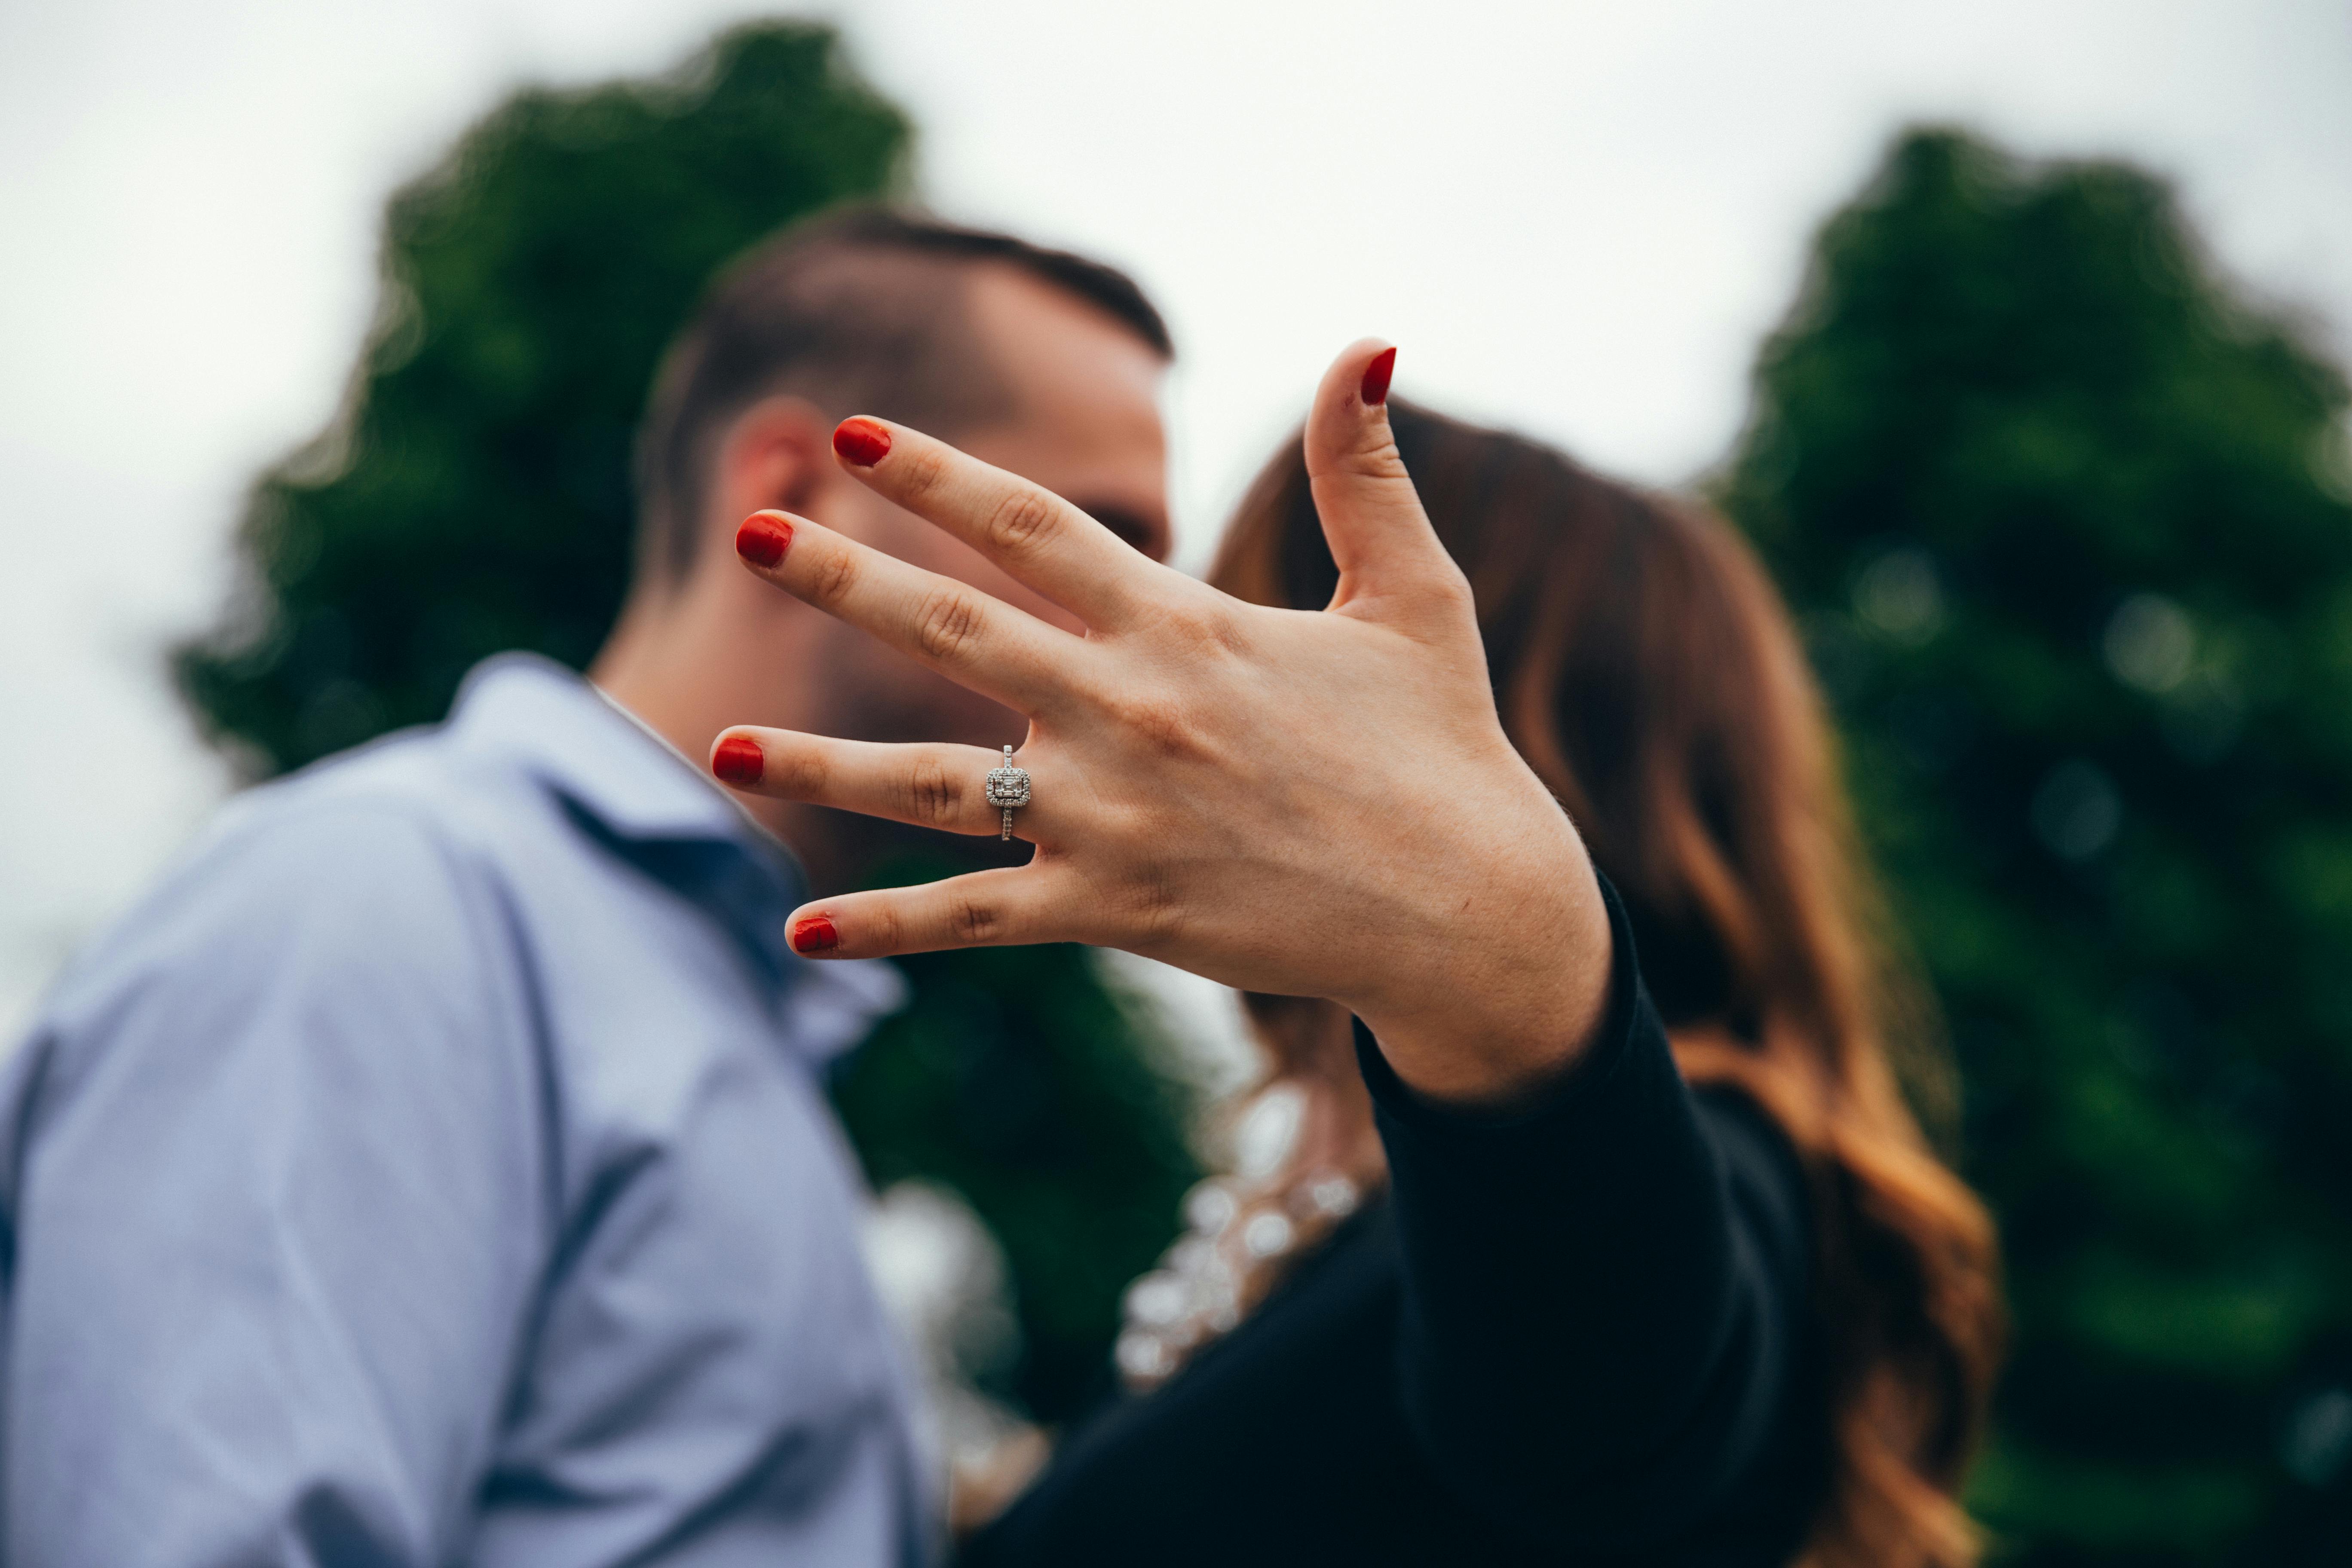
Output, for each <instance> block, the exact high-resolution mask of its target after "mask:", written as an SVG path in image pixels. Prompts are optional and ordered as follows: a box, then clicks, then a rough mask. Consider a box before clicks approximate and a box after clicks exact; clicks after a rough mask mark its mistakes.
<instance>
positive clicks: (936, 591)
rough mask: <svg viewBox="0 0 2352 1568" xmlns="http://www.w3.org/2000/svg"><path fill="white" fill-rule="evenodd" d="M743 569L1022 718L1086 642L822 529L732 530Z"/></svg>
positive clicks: (766, 515) (1062, 686)
mask: <svg viewBox="0 0 2352 1568" xmlns="http://www.w3.org/2000/svg"><path fill="white" fill-rule="evenodd" d="M735 550H736V553H738V554H739V555H740V556H742V558H743V563H744V564H745V565H747V566H749V567H751V570H752V571H754V572H756V573H758V574H760V575H761V576H762V577H765V578H766V579H767V580H768V581H769V582H771V583H773V584H776V585H777V586H778V587H780V588H782V589H783V590H784V591H785V592H786V593H788V594H790V595H793V597H794V598H797V599H800V600H802V601H803V603H806V604H808V605H814V607H815V608H817V609H820V610H823V611H824V613H825V614H827V615H829V616H834V617H835V618H836V619H839V620H843V621H846V622H848V623H849V624H850V625H851V626H857V627H860V628H862V629H864V630H866V631H869V632H872V633H873V634H874V635H875V636H876V637H880V638H881V639H882V640H883V641H884V642H886V643H888V644H889V645H890V646H891V647H895V648H897V649H898V650H899V651H900V652H902V653H907V654H911V655H912V656H914V658H917V659H919V660H920V661H921V662H922V663H924V664H926V665H929V667H930V668H933V669H936V670H938V671H939V672H940V674H941V675H944V676H946V677H947V678H948V679H950V680H952V681H954V682H956V683H957V684H958V685H960V686H963V687H968V688H970V689H971V690H974V691H977V692H979V693H980V694H981V695H982V696H983V697H993V698H994V699H996V700H998V701H1000V702H1003V703H1004V704H1005V705H1006V706H1008V707H1011V708H1013V709H1016V710H1019V711H1021V712H1023V713H1028V714H1034V713H1037V712H1039V711H1041V710H1045V708H1048V707H1050V706H1052V705H1053V704H1054V700H1055V697H1056V696H1057V695H1058V694H1060V693H1062V692H1064V691H1066V690H1067V689H1068V688H1069V684H1070V683H1069V675H1068V672H1069V670H1070V668H1072V664H1071V661H1072V660H1073V659H1075V658H1081V657H1083V656H1084V653H1085V651H1086V642H1085V639H1084V638H1081V637H1073V636H1071V635H1070V634H1069V633H1068V632H1066V631H1063V630H1061V629H1060V628H1059V627H1056V626H1047V625H1046V624H1045V622H1043V621H1041V620H1039V619H1037V618H1036V617H1035V616H1030V615H1024V613H1023V612H1021V611H1019V610H1016V609H1014V608H1013V606H1012V605H1008V604H1006V603H1005V602H1004V601H1003V600H1002V599H998V598H994V597H992V596H991V595H987V594H983V593H982V592H981V591H980V590H979V589H977V588H975V587H973V586H971V584H968V583H959V582H957V581H956V580H955V579H954V578H952V577H943V576H941V575H940V574H938V573H936V572H926V571H924V570H923V569H922V568H921V567H919V566H910V565H908V563H906V562H904V561H901V560H899V559H898V557H897V556H895V555H888V554H885V553H884V552H881V551H879V550H874V549H870V548H868V547H867V546H866V545H863V544H860V543H858V542H856V541H855V540H851V539H846V538H844V537H843V536H842V535H840V534H838V533H835V532H834V531H832V530H831V529H829V528H826V527H824V526H823V525H822V524H820V523H814V522H811V521H808V520H807V519H806V518H803V517H793V516H790V515H788V514H786V513H784V512H780V511H761V512H754V513H752V514H751V516H750V517H749V518H747V519H745V520H744V522H743V526H742V527H741V528H740V529H739V530H737V531H736V534H735Z"/></svg>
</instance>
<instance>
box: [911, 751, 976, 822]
mask: <svg viewBox="0 0 2352 1568" xmlns="http://www.w3.org/2000/svg"><path fill="white" fill-rule="evenodd" d="M906 788H907V798H906V807H907V816H908V820H909V821H912V822H917V823H920V824H922V825H923V826H927V827H946V826H951V825H952V824H954V823H956V822H958V821H961V819H962V816H963V805H964V781H963V779H962V778H961V776H960V775H959V774H958V773H955V772H954V770H952V769H950V767H949V766H948V765H947V763H944V762H942V761H940V759H939V758H937V757H926V758H924V759H923V760H922V761H920V762H919V763H916V764H915V766H914V769H913V771H912V772H911V773H908V775H907V785H906Z"/></svg>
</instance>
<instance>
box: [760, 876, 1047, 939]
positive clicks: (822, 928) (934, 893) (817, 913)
mask: <svg viewBox="0 0 2352 1568" xmlns="http://www.w3.org/2000/svg"><path fill="white" fill-rule="evenodd" d="M1059 880H1060V879H1058V878H1056V877H1055V876H1053V875H1052V874H1050V873H1047V872H1043V871H1041V870H1040V869H1039V868H1037V867H1035V866H1034V865H1030V866H1013V867H1003V868H997V869H993V870H987V871H974V872H971V874H970V875H968V876H962V877H950V878H949V879H946V880H945V881H942V882H925V883H922V884H920V885H919V886H916V887H912V888H880V889H875V890H873V891H871V892H864V893H846V894H844V895H843V896H842V897H840V898H837V899H821V900H817V901H816V902H815V903H813V904H803V905H802V906H801V907H800V908H799V909H797V910H793V917H792V921H791V923H790V924H789V925H788V926H787V927H786V930H787V931H789V932H790V934H791V937H792V943H793V952H797V953H799V954H800V955H801V956H803V958H888V957H891V956H892V955H894V954H897V953H901V952H938V951H940V949H943V948H955V947H1009V946H1014V945H1018V944H1020V943H1024V942H1068V941H1072V940H1076V937H1075V933H1074V932H1071V931H1066V930H1064V929H1062V926H1063V921H1062V919H1061V916H1062V913H1063V911H1065V910H1067V909H1069V908H1070V907H1071V900H1066V899H1062V898H1058V897H1056V896H1055V884H1056V883H1057V882H1058V881H1059Z"/></svg>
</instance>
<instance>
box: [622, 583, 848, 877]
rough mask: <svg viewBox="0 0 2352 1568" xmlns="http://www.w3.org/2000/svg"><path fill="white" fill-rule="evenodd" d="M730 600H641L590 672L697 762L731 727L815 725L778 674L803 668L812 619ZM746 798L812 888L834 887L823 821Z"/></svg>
mask: <svg viewBox="0 0 2352 1568" xmlns="http://www.w3.org/2000/svg"><path fill="white" fill-rule="evenodd" d="M730 597H731V595H727V594H725V593H724V592H720V593H717V594H712V593H707V592H703V593H698V592H696V591H695V589H694V586H693V585H691V584H689V586H688V588H687V589H684V590H680V591H679V592H677V593H676V594H673V595H643V596H639V597H635V598H632V600H631V601H630V603H629V605H627V606H626V607H625V609H624V611H623V613H622V616H621V621H620V624H619V625H618V626H615V627H614V629H613V635H612V637H609V638H608V639H606V641H605V644H604V648H603V649H602V650H601V651H600V652H599V653H598V654H597V656H596V659H595V662H594V663H593V664H592V665H591V666H590V667H589V669H588V679H591V680H593V681H594V682H595V683H596V685H597V688H598V689H601V690H602V691H603V692H604V694H605V695H606V696H608V697H610V698H611V699H612V700H614V701H615V702H617V703H619V704H620V705H621V706H622V707H624V708H625V709H627V710H629V711H630V712H631V713H633V714H635V715H636V717H637V719H638V720H639V721H642V722H643V723H644V724H645V725H646V728H647V729H650V730H652V731H654V733H656V734H657V735H659V736H660V737H661V738H662V739H663V740H665V741H667V742H669V743H670V744H671V745H673V746H675V747H677V749H678V750H679V751H680V752H683V753H685V755H686V756H687V757H688V759H689V760H691V761H693V762H694V763H697V764H700V763H702V761H703V760H704V759H705V758H707V757H708V756H709V754H710V747H711V744H712V742H715V741H716V740H717V739H718V738H719V731H722V730H725V729H727V728H728V727H729V726H730V725H735V724H762V725H768V726H772V727H774V728H777V729H785V730H806V729H810V728H813V727H814V721H815V717H816V715H815V712H814V706H813V704H812V703H811V701H810V700H809V696H808V693H807V691H806V689H805V688H804V687H803V685H802V684H801V683H799V682H795V681H780V680H778V679H775V676H774V672H775V671H776V670H779V669H790V668H795V667H799V666H801V665H803V660H801V659H799V658H795V657H794V652H795V650H794V648H793V647H792V646H791V645H792V644H793V643H794V642H795V641H796V640H799V639H798V638H797V637H795V633H796V632H797V631H798V630H799V629H800V628H801V626H803V625H805V622H806V618H805V617H799V616H790V617H781V618H780V617H775V616H761V615H759V614H758V613H757V611H756V610H755V611H754V612H753V613H752V614H750V615H747V614H745V613H744V606H742V605H740V602H739V603H730V602H728V601H729V599H730ZM713 787H717V786H716V785H715V784H714V786H713ZM738 798H739V799H740V801H741V802H742V804H743V805H744V806H745V807H746V808H747V809H748V810H750V812H751V816H753V817H754V818H755V819H756V820H757V821H758V822H759V823H760V824H761V826H764V827H766V828H767V829H768V830H769V831H770V832H771V833H773V834H774V835H776V837H779V838H781V839H782V840H783V841H784V842H785V843H786V844H788V845H790V846H791V847H792V848H793V852H794V853H795V854H796V855H798V856H799V857H800V858H801V861H802V863H803V866H805V867H806V868H807V869H808V872H809V875H810V879H811V880H812V881H813V882H814V883H816V884H817V885H819V886H830V885H832V882H833V879H834V878H835V877H836V876H837V875H838V874H839V872H840V870H841V868H839V867H836V866H835V864H834V862H835V860H837V859H839V858H840V857H839V856H838V855H837V854H835V853H834V852H833V850H834V848H835V847H834V846H833V845H832V844H831V842H830V839H831V837H833V836H831V835H829V834H826V833H825V832H824V831H823V830H822V828H821V827H820V826H819V823H818V821H817V819H816V815H815V813H814V812H813V811H812V810H811V809H810V808H808V807H806V806H799V805H793V804H791V803H789V802H785V801H777V800H769V799H766V798H763V797H761V796H758V795H740V796H739V797H738Z"/></svg>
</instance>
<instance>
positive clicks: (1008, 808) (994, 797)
mask: <svg viewBox="0 0 2352 1568" xmlns="http://www.w3.org/2000/svg"><path fill="white" fill-rule="evenodd" d="M988 804H989V805H994V806H1002V807H1003V810H1004V830H1003V833H1002V834H1000V835H999V837H1003V838H1010V837H1013V813H1014V812H1015V811H1017V810H1019V809H1020V808H1021V807H1022V806H1024V805H1028V804H1029V772H1028V770H1027V769H1026V768H1016V767H1014V766H1013V748H1012V747H1010V746H1007V747H1005V748H1004V762H1003V764H1002V765H1001V766H998V767H993V768H991V769H989V770H988Z"/></svg>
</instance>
